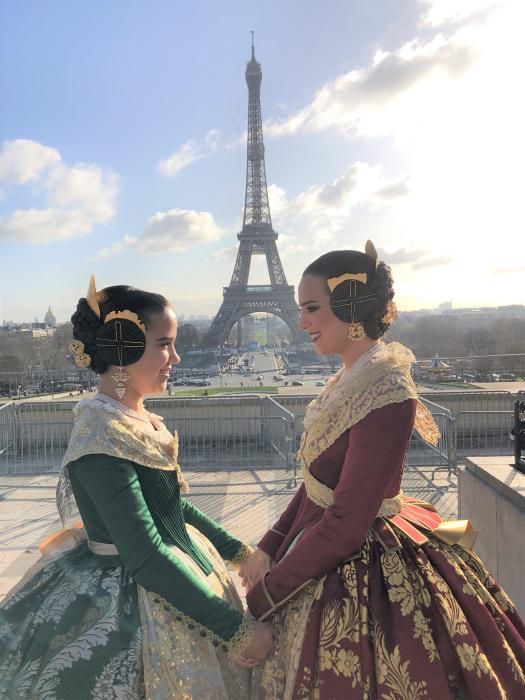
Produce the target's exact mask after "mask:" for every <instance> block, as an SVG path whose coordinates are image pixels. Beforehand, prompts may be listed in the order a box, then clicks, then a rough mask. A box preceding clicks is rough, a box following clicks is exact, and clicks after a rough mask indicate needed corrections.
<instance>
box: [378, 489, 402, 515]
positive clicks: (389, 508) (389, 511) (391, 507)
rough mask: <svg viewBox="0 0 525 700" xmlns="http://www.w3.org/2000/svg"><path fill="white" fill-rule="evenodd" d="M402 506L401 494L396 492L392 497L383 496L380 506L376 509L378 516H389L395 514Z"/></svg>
mask: <svg viewBox="0 0 525 700" xmlns="http://www.w3.org/2000/svg"><path fill="white" fill-rule="evenodd" d="M402 507H403V494H402V493H398V494H397V496H394V497H393V498H384V499H383V502H382V503H381V507H380V508H379V510H378V511H377V517H378V518H390V517H391V516H392V515H397V513H399V512H400V510H401V508H402Z"/></svg>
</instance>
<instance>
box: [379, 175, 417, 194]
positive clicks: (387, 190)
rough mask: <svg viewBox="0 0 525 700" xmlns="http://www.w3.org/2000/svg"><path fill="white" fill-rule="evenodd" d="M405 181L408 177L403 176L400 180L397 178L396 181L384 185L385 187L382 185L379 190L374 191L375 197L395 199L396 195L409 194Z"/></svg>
mask: <svg viewBox="0 0 525 700" xmlns="http://www.w3.org/2000/svg"><path fill="white" fill-rule="evenodd" d="M407 181H408V178H407V177H405V178H403V179H402V180H399V181H398V182H393V183H392V184H390V185H386V186H385V187H382V188H381V189H380V190H377V192H376V193H375V194H376V196H377V197H379V198H380V199H387V200H388V199H397V197H405V196H406V195H407V194H409V192H410V190H409V189H408V186H407Z"/></svg>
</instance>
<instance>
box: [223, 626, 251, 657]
mask: <svg viewBox="0 0 525 700" xmlns="http://www.w3.org/2000/svg"><path fill="white" fill-rule="evenodd" d="M254 629H255V625H254V622H253V620H247V619H246V618H244V619H243V621H242V622H241V625H240V627H239V629H238V630H237V632H235V634H234V635H233V637H232V638H231V639H230V640H229V641H228V642H226V647H227V649H228V656H230V657H231V658H232V657H236V656H242V655H243V654H244V651H245V649H246V648H247V647H248V645H249V644H251V642H252V640H253V631H254ZM223 643H224V642H223Z"/></svg>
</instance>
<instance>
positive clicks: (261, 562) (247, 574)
mask: <svg viewBox="0 0 525 700" xmlns="http://www.w3.org/2000/svg"><path fill="white" fill-rule="evenodd" d="M272 561H273V560H272V558H271V557H270V556H268V554H266V553H265V552H263V551H262V549H256V550H255V551H254V552H252V554H250V556H249V557H248V559H246V560H245V561H244V562H243V563H242V564H241V566H240V567H239V576H240V578H241V583H242V585H243V586H244V587H245V588H247V589H248V590H249V589H250V588H252V587H253V586H255V584H256V583H257V581H258V580H259V579H261V578H262V577H263V576H264V574H266V573H267V572H268V571H270V569H271V568H272Z"/></svg>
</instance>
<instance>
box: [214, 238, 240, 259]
mask: <svg viewBox="0 0 525 700" xmlns="http://www.w3.org/2000/svg"><path fill="white" fill-rule="evenodd" d="M238 250H239V244H238V243H234V244H233V245H229V246H226V248H220V249H219V250H216V251H214V252H213V253H212V254H211V255H210V257H209V260H212V261H214V262H217V261H226V262H228V263H233V262H235V259H236V258H237V251H238Z"/></svg>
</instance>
